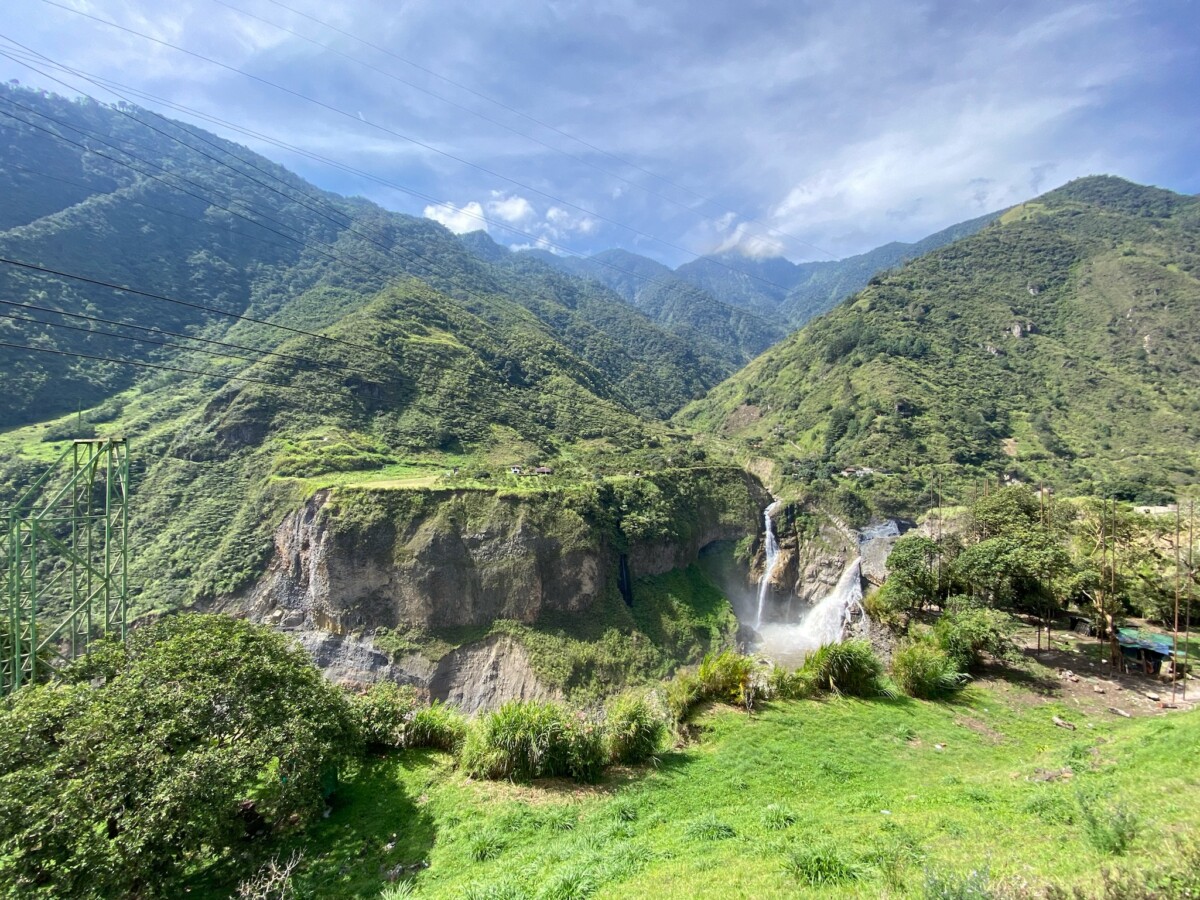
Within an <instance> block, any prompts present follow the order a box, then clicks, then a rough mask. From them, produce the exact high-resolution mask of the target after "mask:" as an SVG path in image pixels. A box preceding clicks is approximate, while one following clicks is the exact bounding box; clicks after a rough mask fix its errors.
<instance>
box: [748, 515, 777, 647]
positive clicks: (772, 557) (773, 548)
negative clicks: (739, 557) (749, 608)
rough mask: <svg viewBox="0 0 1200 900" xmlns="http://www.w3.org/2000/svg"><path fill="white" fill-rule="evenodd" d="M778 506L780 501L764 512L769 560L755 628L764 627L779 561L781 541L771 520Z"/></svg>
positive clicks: (765, 565)
mask: <svg viewBox="0 0 1200 900" xmlns="http://www.w3.org/2000/svg"><path fill="white" fill-rule="evenodd" d="M778 505H779V501H778V500H777V501H775V502H774V503H772V504H771V505H770V506H768V507H767V508H766V509H765V510H763V525H764V527H765V529H766V556H767V559H766V562H765V564H764V565H763V573H762V578H760V579H759V580H758V615H757V617H756V618H755V620H754V627H755V628H761V627H762V621H763V610H764V609H765V608H766V606H767V594H769V593H771V573H772V572H774V571H775V562H776V560H778V559H779V541H777V540H776V539H775V523H774V522H773V521H772V520H771V513H772V511H774V509H775V507H777V506H778Z"/></svg>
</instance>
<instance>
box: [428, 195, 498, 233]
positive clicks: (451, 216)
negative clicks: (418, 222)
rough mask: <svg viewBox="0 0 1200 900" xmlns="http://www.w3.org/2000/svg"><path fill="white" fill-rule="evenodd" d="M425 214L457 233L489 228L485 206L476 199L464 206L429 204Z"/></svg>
mask: <svg viewBox="0 0 1200 900" xmlns="http://www.w3.org/2000/svg"><path fill="white" fill-rule="evenodd" d="M424 215H425V218H427V219H433V221H435V222H441V223H442V224H443V225H445V226H446V227H447V228H449V229H450V230H451V231H453V232H454V233H455V234H467V233H468V232H470V231H487V230H488V225H487V222H486V221H484V217H483V207H482V206H481V205H480V204H479V202H478V201H476V200H472V201H470V202H469V203H467V204H466V205H464V206H453V205H449V206H448V207H447V206H427V207H425V213H424Z"/></svg>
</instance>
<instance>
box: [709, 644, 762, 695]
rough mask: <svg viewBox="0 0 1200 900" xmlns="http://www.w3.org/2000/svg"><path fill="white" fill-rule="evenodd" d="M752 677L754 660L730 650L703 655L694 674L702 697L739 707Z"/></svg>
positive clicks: (748, 689) (747, 693)
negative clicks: (698, 682)
mask: <svg viewBox="0 0 1200 900" xmlns="http://www.w3.org/2000/svg"><path fill="white" fill-rule="evenodd" d="M753 675H754V660H752V659H750V657H748V656H742V655H741V654H740V653H734V652H733V651H732V650H723V651H722V652H721V653H719V654H717V655H716V656H714V655H713V654H711V653H709V654H707V655H705V657H704V659H703V660H702V661H701V662H700V670H699V671H698V672H697V673H696V677H697V678H698V679H699V680H700V692H701V695H702V696H703V697H705V698H707V699H710V700H722V701H724V702H726V703H737V704H739V705H740V704H743V703H745V702H746V698H747V696H749V692H750V690H751V685H752V679H753Z"/></svg>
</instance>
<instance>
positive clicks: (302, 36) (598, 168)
mask: <svg viewBox="0 0 1200 900" xmlns="http://www.w3.org/2000/svg"><path fill="white" fill-rule="evenodd" d="M212 2H213V3H216V4H217V5H219V6H223V7H225V8H226V9H229V10H232V11H233V12H235V13H237V14H238V15H241V16H245V17H247V18H249V19H254V20H255V21H257V22H262V23H263V24H264V25H269V26H271V27H272V28H275V29H278V30H279V31H282V32H284V33H285V34H290V35H292V36H293V37H295V38H299V39H300V40H302V41H305V42H307V43H309V44H312V45H313V46H315V47H320V48H321V49H322V50H324V51H326V52H328V53H332V54H334V55H335V56H340V57H341V58H342V59H346V60H349V61H350V62H352V63H355V64H357V65H360V66H362V67H363V68H365V69H369V70H370V71H372V72H375V73H376V74H378V75H382V76H383V77H384V78H389V79H391V80H392V81H395V82H397V83H399V84H403V85H405V86H406V87H409V88H412V89H413V90H415V91H418V92H420V93H422V94H425V95H426V96H429V97H433V98H434V99H435V100H439V101H441V102H442V103H445V104H447V105H448V106H452V107H453V108H454V109H457V110H460V111H462V112H465V113H467V114H469V115H472V116H475V117H476V118H478V119H482V120H483V121H484V122H487V123H489V124H491V125H495V126H496V127H497V128H503V129H504V130H505V131H507V132H509V133H510V134H515V135H517V136H518V137H521V138H524V139H525V140H528V141H532V142H533V143H535V144H537V145H538V146H540V147H544V148H546V149H547V150H549V151H551V152H552V153H557V154H559V155H560V156H564V157H566V158H567V159H569V160H572V161H573V162H577V163H579V164H580V165H584V166H587V167H588V168H591V169H594V170H596V171H597V172H600V173H601V174H604V175H607V176H608V177H610V178H615V179H616V180H617V181H620V182H622V183H623V184H627V185H629V186H630V187H632V188H634V189H636V190H639V191H642V192H644V193H646V194H648V195H649V196H651V197H655V198H657V199H659V200H663V201H665V202H667V203H670V204H671V205H672V206H675V207H677V208H678V209H681V210H683V211H685V212H687V213H689V214H691V215H693V216H695V217H696V218H697V219H699V220H701V221H705V220H706V219H707V216H705V215H704V214H702V213H699V212H697V211H696V209H695V207H694V206H692V205H690V204H687V203H683V202H680V201H679V200H676V199H675V198H674V197H671V196H669V195H667V194H663V193H661V192H659V191H656V190H654V189H652V188H648V187H646V186H645V185H643V184H641V183H639V182H637V181H634V180H633V179H631V178H626V177H625V176H623V175H621V174H619V173H617V172H614V171H612V170H611V169H606V168H605V167H604V166H601V165H597V164H596V163H594V162H592V161H591V160H589V159H586V158H584V157H582V156H576V155H575V154H574V153H569V152H567V151H566V150H563V149H562V148H561V147H556V146H554V145H553V144H550V143H547V142H546V141H543V140H541V139H540V138H538V137H535V136H534V135H532V134H528V133H527V132H524V131H520V130H519V129H516V128H513V127H512V126H511V125H508V124H507V123H505V122H501V121H500V120H499V119H494V118H492V117H491V116H487V115H484V114H483V113H481V112H479V111H478V110H476V109H472V108H471V107H469V106H464V105H463V104H461V103H458V102H456V101H454V100H451V99H450V98H449V97H446V96H444V95H442V94H439V93H437V92H436V91H431V90H429V89H428V88H425V87H422V86H421V85H419V84H416V83H415V82H412V81H409V80H407V79H405V78H401V77H400V76H399V75H396V74H395V73H394V72H389V71H387V70H386V69H381V68H379V67H378V66H374V65H371V63H369V62H367V61H366V60H364V59H361V58H360V57H357V56H354V55H353V54H350V53H344V52H342V51H341V50H339V49H337V47H334V46H332V45H330V44H323V43H321V42H320V41H318V40H316V39H314V38H311V37H309V36H308V35H305V34H301V33H300V32H298V31H295V30H294V29H291V28H288V27H287V26H286V25H280V24H279V23H278V22H275V21H272V20H271V19H267V18H264V17H263V16H260V15H258V14H256V13H252V12H250V11H249V10H245V9H241V8H240V7H237V6H234V5H233V4H232V3H227V2H225V0H212ZM356 40H357V38H356ZM543 127H547V126H543ZM600 152H604V151H600ZM605 155H606V156H609V155H611V154H607V153H605ZM624 164H625V165H632V164H631V163H628V162H625V163H624ZM662 180H663V181H666V179H662ZM667 183H668V184H669V183H670V182H667ZM683 190H686V188H683ZM689 193H692V192H690V191H689ZM696 196H697V197H699V195H696ZM699 199H701V200H703V201H705V202H707V203H709V204H710V205H712V206H714V207H715V206H716V204H715V203H713V202H712V201H708V200H706V199H705V198H703V197H699ZM744 218H746V221H750V222H755V223H756V224H760V223H757V220H754V219H750V218H748V217H744ZM762 227H763V228H765V229H767V230H768V231H770V232H774V233H775V234H779V235H781V236H783V237H787V238H790V239H791V240H794V241H796V242H797V243H800V244H803V245H804V246H806V247H810V248H812V249H814V250H817V251H819V252H821V253H825V252H826V251H824V250H821V248H820V247H818V246H816V245H815V244H810V243H809V242H807V241H804V240H802V239H800V238H797V237H794V236H793V235H789V234H788V233H787V232H784V231H780V230H779V229H776V228H773V227H771V226H767V225H763V226H762ZM829 255H830V256H832V254H829Z"/></svg>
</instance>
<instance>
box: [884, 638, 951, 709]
mask: <svg viewBox="0 0 1200 900" xmlns="http://www.w3.org/2000/svg"><path fill="white" fill-rule="evenodd" d="M892 677H893V678H894V679H895V680H896V684H897V685H898V686H899V687H900V690H902V691H903V692H904V693H906V694H908V696H910V697H917V698H919V699H921V700H932V699H934V698H936V697H944V696H945V695H947V694H952V693H954V692H955V691H957V690H958V689H959V688H961V687H962V686H963V684H964V683H965V682H966V676H965V675H964V674H963V673H962V672H960V671H959V670H958V667H957V666H956V665H955V662H954V660H953V659H951V658H950V655H949V654H948V653H946V651H945V650H943V649H942V648H941V647H938V646H937V645H936V644H933V643H931V642H929V641H920V640H918V641H911V642H909V643H907V644H904V645H903V646H901V647H900V648H899V649H898V650H897V651H896V654H895V656H893V657H892Z"/></svg>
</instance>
